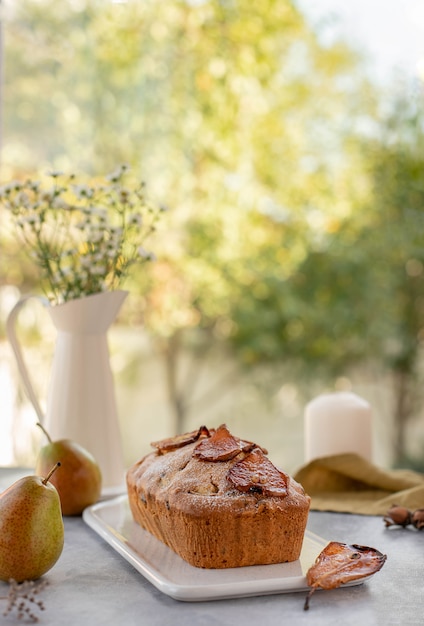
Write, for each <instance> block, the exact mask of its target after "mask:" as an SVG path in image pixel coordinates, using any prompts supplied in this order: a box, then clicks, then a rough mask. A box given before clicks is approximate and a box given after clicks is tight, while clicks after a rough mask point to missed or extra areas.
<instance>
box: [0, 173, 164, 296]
mask: <svg viewBox="0 0 424 626" xmlns="http://www.w3.org/2000/svg"><path fill="white" fill-rule="evenodd" d="M128 170H129V168H128V167H127V166H121V167H120V168H118V169H117V171H116V172H114V173H112V174H110V175H109V176H106V177H105V180H104V182H101V183H98V184H77V181H76V179H75V176H73V175H71V176H68V177H65V176H64V175H62V174H60V173H57V172H52V173H50V174H49V175H48V182H47V184H45V185H44V186H43V185H42V184H41V182H40V181H38V180H27V181H25V182H19V181H17V182H12V183H9V184H6V185H4V186H3V187H2V188H0V202H1V203H2V204H3V206H4V207H5V208H6V209H8V210H9V211H10V213H11V215H12V219H13V220H14V222H15V225H16V228H17V230H18V232H19V235H20V236H21V237H22V239H23V244H24V246H25V247H26V248H27V249H28V252H29V253H30V255H31V256H32V257H33V259H34V262H35V263H36V264H37V265H38V267H39V268H40V271H41V283H42V284H41V286H42V289H43V291H44V292H45V294H46V295H47V297H48V298H49V300H50V301H51V302H52V303H53V304H60V303H62V302H67V301H69V300H73V299H75V298H81V297H83V296H87V295H90V294H94V293H99V292H101V291H106V290H112V289H116V288H118V287H119V286H120V284H121V283H122V281H123V280H124V279H125V278H126V276H127V275H128V270H129V268H130V267H131V266H132V265H133V264H135V263H143V262H146V261H149V260H152V259H153V254H152V253H151V252H149V251H148V250H146V249H145V248H144V242H145V240H146V239H147V237H148V236H149V235H150V234H151V233H152V232H153V231H154V230H155V228H156V222H157V220H158V218H159V214H160V212H161V211H163V207H156V206H153V205H151V204H150V203H149V202H148V200H147V199H146V197H145V186H144V184H143V183H139V182H137V183H136V184H135V185H133V186H129V185H126V182H127V178H128V176H129V172H128Z"/></svg>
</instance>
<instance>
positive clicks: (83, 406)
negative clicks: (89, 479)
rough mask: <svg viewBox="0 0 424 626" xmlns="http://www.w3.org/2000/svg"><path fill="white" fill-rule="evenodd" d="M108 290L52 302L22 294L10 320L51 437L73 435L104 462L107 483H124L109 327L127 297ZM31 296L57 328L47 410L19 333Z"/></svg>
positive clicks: (23, 370)
mask: <svg viewBox="0 0 424 626" xmlns="http://www.w3.org/2000/svg"><path fill="white" fill-rule="evenodd" d="M127 293H128V292H126V291H121V290H117V291H109V292H102V293H98V294H94V295H90V296H86V297H83V298H80V299H77V300H70V301H69V302H65V303H64V304H59V305H55V306H50V304H49V302H48V301H47V300H46V299H44V298H40V297H39V296H24V297H23V298H21V299H20V300H19V301H18V302H17V304H16V305H15V306H14V308H13V309H12V311H11V312H10V314H9V317H8V319H7V324H6V330H7V336H8V339H9V341H10V343H11V346H12V348H13V351H14V354H15V357H16V361H17V365H18V369H19V372H20V375H21V378H22V382H23V385H24V388H25V390H26V393H27V395H28V397H29V399H30V401H31V403H32V405H33V407H34V409H35V411H36V413H37V416H38V419H39V421H40V422H41V423H42V424H43V425H44V426H45V428H46V429H47V431H48V432H49V434H50V436H51V438H52V439H65V438H68V439H72V440H74V441H76V442H77V443H79V444H80V445H82V446H83V447H84V448H86V449H87V450H88V451H89V452H91V454H92V455H93V456H94V457H95V459H96V460H97V462H98V463H99V465H100V468H101V471H102V478H103V487H104V488H105V489H106V490H107V489H111V488H116V487H120V486H122V485H123V483H124V461H123V453H122V442H121V435H120V429H119V420H118V413H117V407H116V400H115V389H114V381H113V376H112V371H111V368H110V361H109V348H108V343H107V330H108V328H109V327H110V325H111V324H112V323H113V321H114V319H115V317H116V315H117V314H118V312H119V309H120V307H121V305H122V303H123V301H124V300H125V298H126V296H127ZM30 298H36V299H38V300H40V301H41V302H42V303H43V304H44V305H45V306H46V307H47V310H48V312H49V314H50V317H51V319H52V321H53V324H54V325H55V327H56V329H57V340H56V345H55V351H54V358H53V364H52V371H51V377H50V382H49V390H48V396H47V404H46V414H45V415H44V414H43V411H42V410H41V408H40V404H39V402H38V399H37V397H36V394H35V392H34V388H33V385H32V383H31V379H30V376H29V373H28V370H27V367H26V365H25V362H24V359H23V356H22V350H21V346H20V343H19V341H18V338H17V335H16V320H17V317H18V314H19V311H20V310H21V309H22V307H23V306H24V305H25V303H26V302H27V301H28V300H29V299H30Z"/></svg>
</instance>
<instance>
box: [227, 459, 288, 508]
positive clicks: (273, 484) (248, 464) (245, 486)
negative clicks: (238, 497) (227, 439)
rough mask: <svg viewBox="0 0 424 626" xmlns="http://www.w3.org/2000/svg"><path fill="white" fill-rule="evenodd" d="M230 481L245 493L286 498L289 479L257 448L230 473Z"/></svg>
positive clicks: (234, 466)
mask: <svg viewBox="0 0 424 626" xmlns="http://www.w3.org/2000/svg"><path fill="white" fill-rule="evenodd" d="M227 479H228V481H229V482H230V483H231V484H232V485H233V487H235V488H236V489H238V491H242V492H244V493H258V494H262V495H264V496H271V497H272V496H277V497H284V496H286V495H287V485H288V481H289V477H288V476H287V474H285V473H284V472H282V471H280V470H279V469H278V468H277V467H275V465H273V463H271V461H270V460H269V459H268V457H266V456H265V454H264V453H263V451H262V450H261V449H260V448H255V449H254V450H252V451H251V452H249V454H248V455H247V456H246V457H245V458H244V459H242V460H241V461H238V462H237V463H236V464H235V465H233V467H232V468H231V469H230V470H229V471H228V474H227Z"/></svg>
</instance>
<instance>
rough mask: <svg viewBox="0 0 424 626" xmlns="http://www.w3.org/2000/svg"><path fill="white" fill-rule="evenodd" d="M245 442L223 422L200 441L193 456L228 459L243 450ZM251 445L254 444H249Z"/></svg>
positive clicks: (215, 459)
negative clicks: (234, 435)
mask: <svg viewBox="0 0 424 626" xmlns="http://www.w3.org/2000/svg"><path fill="white" fill-rule="evenodd" d="M245 443H246V442H243V441H241V439H238V438H236V437H233V435H232V434H231V433H230V431H229V430H228V428H227V427H226V425H225V424H221V426H219V427H218V428H217V429H216V431H215V432H214V433H213V434H212V435H211V437H209V438H208V439H203V440H202V441H200V442H199V443H198V444H197V446H196V448H195V449H194V452H193V456H195V457H197V458H198V459H200V460H201V461H212V462H215V461H229V460H230V459H233V458H234V457H235V456H237V455H238V454H240V452H243V450H244V449H245ZM249 445H250V446H253V445H254V444H249Z"/></svg>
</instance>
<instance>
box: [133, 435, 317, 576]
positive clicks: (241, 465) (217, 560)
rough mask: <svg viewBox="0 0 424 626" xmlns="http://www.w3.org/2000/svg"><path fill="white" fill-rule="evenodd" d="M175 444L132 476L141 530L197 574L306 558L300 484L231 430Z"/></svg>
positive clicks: (305, 507)
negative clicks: (303, 554)
mask: <svg viewBox="0 0 424 626" xmlns="http://www.w3.org/2000/svg"><path fill="white" fill-rule="evenodd" d="M202 428H204V429H205V427H202ZM200 430H201V429H199V431H200ZM194 436H195V435H194ZM230 438H231V439H230ZM176 439H178V445H177V447H173V446H172V441H173V439H169V440H164V442H165V441H166V442H167V443H166V445H165V443H164V442H162V447H161V442H157V444H155V447H156V448H157V449H156V451H154V452H152V453H150V454H148V455H147V456H145V457H144V458H142V459H141V460H140V461H139V462H138V463H136V464H135V465H133V466H132V467H131V468H130V469H129V470H128V472H127V488H128V498H129V504H130V509H131V512H132V516H133V518H134V520H135V521H136V522H137V523H138V524H140V526H142V527H143V528H145V529H146V530H147V531H149V532H150V533H151V534H153V535H154V536H155V537H156V538H157V539H159V540H160V541H162V542H163V543H165V544H166V545H168V546H169V547H170V548H171V549H172V550H173V551H174V552H176V553H177V554H178V555H179V556H180V557H181V558H183V559H184V560H185V561H187V562H188V563H190V564H191V565H194V566H196V567H202V568H229V567H243V566H248V565H268V564H271V563H283V562H288V561H295V560H296V559H298V558H299V555H300V551H301V548H302V543H303V537H304V532H305V528H306V522H307V517H308V512H309V506H310V498H309V496H307V495H306V494H305V492H304V490H303V488H302V486H301V485H299V484H298V483H297V482H296V481H295V480H294V479H293V478H291V477H290V476H288V475H287V474H285V473H284V472H281V470H279V469H278V468H276V467H275V466H273V465H272V463H271V461H269V459H268V457H267V456H266V454H265V451H264V450H263V449H262V448H260V447H259V446H256V445H255V444H253V443H250V442H245V441H243V440H241V439H238V438H235V437H233V436H232V435H231V434H230V433H229V431H228V429H227V428H226V426H225V425H222V426H220V427H219V428H218V429H217V430H211V431H209V430H208V429H205V430H203V431H202V432H201V433H200V434H199V436H198V437H197V439H195V440H194V441H193V440H192V439H193V433H188V434H187V436H180V437H179V438H176ZM176 439H175V440H176ZM186 441H188V443H186ZM181 442H182V443H181Z"/></svg>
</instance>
